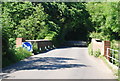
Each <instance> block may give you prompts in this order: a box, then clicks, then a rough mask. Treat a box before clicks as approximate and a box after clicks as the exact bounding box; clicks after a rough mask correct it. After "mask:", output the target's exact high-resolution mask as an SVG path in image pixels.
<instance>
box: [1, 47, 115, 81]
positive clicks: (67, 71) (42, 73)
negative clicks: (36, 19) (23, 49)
mask: <svg viewBox="0 0 120 81" xmlns="http://www.w3.org/2000/svg"><path fill="white" fill-rule="evenodd" d="M3 72H4V73H3V77H4V78H6V79H116V76H114V74H113V72H112V71H111V70H110V69H109V68H108V67H107V65H106V64H105V63H104V62H103V61H102V60H101V59H99V58H95V57H93V56H89V54H88V48H87V47H69V48H57V49H54V50H51V51H49V52H46V53H41V54H38V55H34V56H31V57H29V58H27V59H24V60H22V61H20V62H18V63H16V64H14V65H12V66H9V67H7V68H5V69H3Z"/></svg>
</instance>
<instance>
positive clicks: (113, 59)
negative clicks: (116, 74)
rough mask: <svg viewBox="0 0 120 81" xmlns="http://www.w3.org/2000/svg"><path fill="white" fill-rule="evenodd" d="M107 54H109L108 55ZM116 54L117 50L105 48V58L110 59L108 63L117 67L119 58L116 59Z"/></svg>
mask: <svg viewBox="0 0 120 81" xmlns="http://www.w3.org/2000/svg"><path fill="white" fill-rule="evenodd" d="M109 52H110V55H109ZM118 53H119V51H118V50H114V49H111V48H107V54H106V57H107V58H108V59H110V60H109V62H111V63H112V64H117V65H116V66H118V65H119V63H120V61H119V58H118Z"/></svg>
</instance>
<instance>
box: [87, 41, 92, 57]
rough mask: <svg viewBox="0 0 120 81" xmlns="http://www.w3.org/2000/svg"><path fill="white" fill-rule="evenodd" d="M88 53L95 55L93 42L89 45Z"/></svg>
mask: <svg viewBox="0 0 120 81" xmlns="http://www.w3.org/2000/svg"><path fill="white" fill-rule="evenodd" d="M88 53H89V54H90V55H93V50H92V43H90V44H89V45H88Z"/></svg>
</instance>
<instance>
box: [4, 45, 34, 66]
mask: <svg viewBox="0 0 120 81" xmlns="http://www.w3.org/2000/svg"><path fill="white" fill-rule="evenodd" d="M31 55H32V53H31V52H29V51H27V50H26V49H24V48H22V47H19V48H16V49H9V51H8V53H7V54H4V55H2V67H6V66H9V65H11V64H13V63H16V62H18V61H20V60H23V59H25V58H26V57H29V56H31Z"/></svg>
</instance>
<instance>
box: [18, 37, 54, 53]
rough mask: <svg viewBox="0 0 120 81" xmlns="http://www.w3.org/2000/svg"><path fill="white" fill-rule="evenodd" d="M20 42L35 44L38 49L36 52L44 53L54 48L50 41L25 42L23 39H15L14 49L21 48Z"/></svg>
mask: <svg viewBox="0 0 120 81" xmlns="http://www.w3.org/2000/svg"><path fill="white" fill-rule="evenodd" d="M22 42H31V43H32V44H33V43H36V44H37V47H38V50H40V51H45V50H49V49H53V48H55V46H54V45H53V43H52V41H51V40H44V39H40V40H25V39H24V38H16V47H20V46H22Z"/></svg>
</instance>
